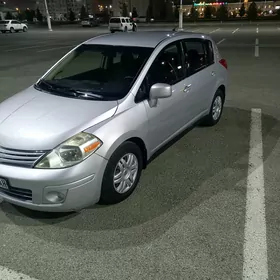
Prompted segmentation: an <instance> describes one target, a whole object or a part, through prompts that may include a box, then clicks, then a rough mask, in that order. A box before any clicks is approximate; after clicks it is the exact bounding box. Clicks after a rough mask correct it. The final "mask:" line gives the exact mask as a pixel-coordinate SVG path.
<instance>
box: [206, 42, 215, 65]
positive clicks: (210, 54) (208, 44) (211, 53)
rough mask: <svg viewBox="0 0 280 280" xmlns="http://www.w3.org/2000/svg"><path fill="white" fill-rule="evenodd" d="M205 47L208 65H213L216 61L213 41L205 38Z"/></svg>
mask: <svg viewBox="0 0 280 280" xmlns="http://www.w3.org/2000/svg"><path fill="white" fill-rule="evenodd" d="M205 49H206V55H207V65H208V66H209V65H212V64H214V63H215V58H214V50H213V45H212V42H211V41H209V40H205Z"/></svg>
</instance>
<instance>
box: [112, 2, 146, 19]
mask: <svg viewBox="0 0 280 280" xmlns="http://www.w3.org/2000/svg"><path fill="white" fill-rule="evenodd" d="M124 2H125V3H126V5H127V10H128V13H132V10H133V8H136V10H137V13H138V16H146V13H147V8H148V5H149V0H124ZM121 3H122V1H121V0H112V11H113V16H121Z"/></svg>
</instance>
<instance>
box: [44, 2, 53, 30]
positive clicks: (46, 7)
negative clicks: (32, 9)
mask: <svg viewBox="0 0 280 280" xmlns="http://www.w3.org/2000/svg"><path fill="white" fill-rule="evenodd" d="M45 9H46V16H47V22H48V28H49V31H52V25H51V19H50V14H49V9H48V3H47V0H45Z"/></svg>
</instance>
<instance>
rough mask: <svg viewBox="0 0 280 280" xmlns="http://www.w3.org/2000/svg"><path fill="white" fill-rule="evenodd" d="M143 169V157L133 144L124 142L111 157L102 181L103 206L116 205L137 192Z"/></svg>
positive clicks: (101, 201) (101, 198)
mask: <svg viewBox="0 0 280 280" xmlns="http://www.w3.org/2000/svg"><path fill="white" fill-rule="evenodd" d="M142 169H143V155H142V152H141V150H140V148H139V147H138V146H137V145H136V144H135V143H133V142H129V141H128V142H124V143H123V144H122V145H121V146H119V147H118V148H117V150H116V151H115V152H114V153H113V154H112V156H111V157H110V159H109V161H108V163H107V166H106V169H105V172H104V176H103V181H102V187H101V196H100V201H99V202H100V203H101V204H115V203H119V202H121V201H123V200H125V199H126V198H128V197H129V196H130V195H131V194H132V193H133V191H134V190H135V188H136V186H137V184H138V182H139V179H140V176H141V173H142Z"/></svg>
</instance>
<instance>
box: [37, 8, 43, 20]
mask: <svg viewBox="0 0 280 280" xmlns="http://www.w3.org/2000/svg"><path fill="white" fill-rule="evenodd" d="M36 18H37V20H38V21H43V15H42V14H41V12H40V10H39V9H38V8H37V10H36Z"/></svg>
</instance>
